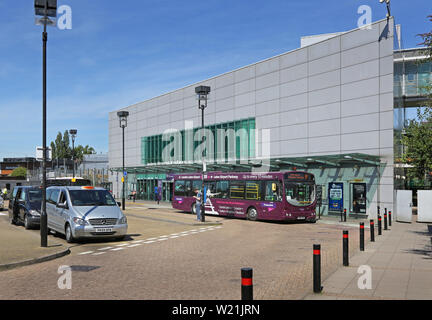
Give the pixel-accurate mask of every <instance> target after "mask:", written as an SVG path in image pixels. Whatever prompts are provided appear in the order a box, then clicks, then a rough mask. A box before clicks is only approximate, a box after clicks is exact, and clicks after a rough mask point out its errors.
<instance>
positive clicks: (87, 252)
mask: <svg viewBox="0 0 432 320" xmlns="http://www.w3.org/2000/svg"><path fill="white" fill-rule="evenodd" d="M93 252H94V251H86V252H81V253H78V254H79V255H84V254H90V253H93Z"/></svg>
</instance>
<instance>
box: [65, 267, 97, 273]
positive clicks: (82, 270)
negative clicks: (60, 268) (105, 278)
mask: <svg viewBox="0 0 432 320" xmlns="http://www.w3.org/2000/svg"><path fill="white" fill-rule="evenodd" d="M70 267H71V270H72V271H78V272H89V271H92V270H95V269H99V268H100V266H70Z"/></svg>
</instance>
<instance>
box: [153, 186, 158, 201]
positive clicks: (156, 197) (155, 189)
mask: <svg viewBox="0 0 432 320" xmlns="http://www.w3.org/2000/svg"><path fill="white" fill-rule="evenodd" d="M154 197H155V201H158V204H159V192H158V187H155V188H154Z"/></svg>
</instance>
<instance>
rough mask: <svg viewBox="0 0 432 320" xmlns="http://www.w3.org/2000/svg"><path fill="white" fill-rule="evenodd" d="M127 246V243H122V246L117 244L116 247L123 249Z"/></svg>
mask: <svg viewBox="0 0 432 320" xmlns="http://www.w3.org/2000/svg"><path fill="white" fill-rule="evenodd" d="M127 245H129V243H122V244H117V245H116V247H124V246H127Z"/></svg>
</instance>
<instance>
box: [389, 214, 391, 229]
mask: <svg viewBox="0 0 432 320" xmlns="http://www.w3.org/2000/svg"><path fill="white" fill-rule="evenodd" d="M389 226H390V227H391V211H389Z"/></svg>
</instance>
